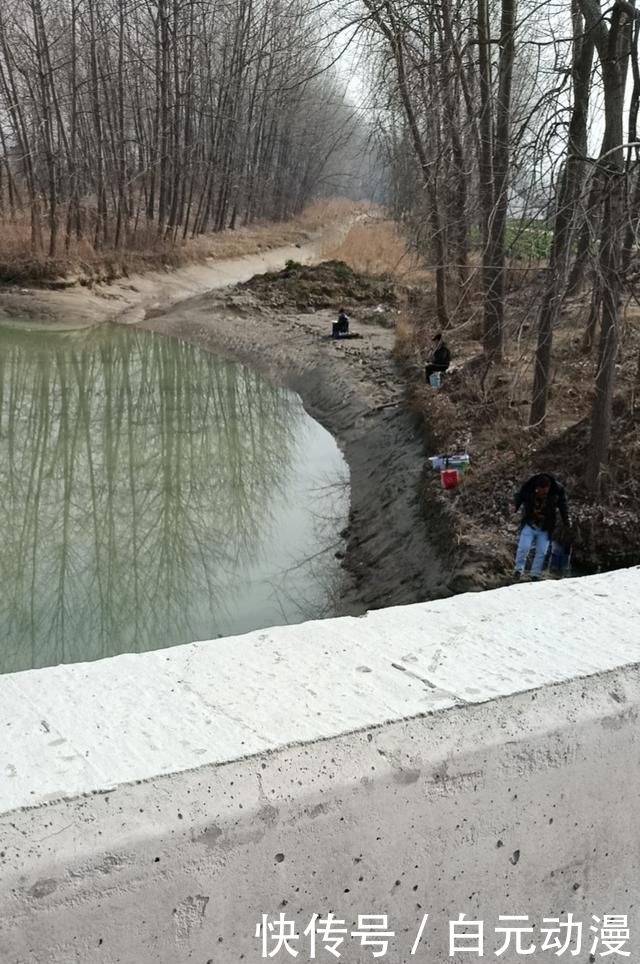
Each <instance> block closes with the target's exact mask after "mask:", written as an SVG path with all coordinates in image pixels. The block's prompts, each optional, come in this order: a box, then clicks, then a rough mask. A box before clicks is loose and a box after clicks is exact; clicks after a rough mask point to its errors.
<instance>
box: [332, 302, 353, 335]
mask: <svg viewBox="0 0 640 964" xmlns="http://www.w3.org/2000/svg"><path fill="white" fill-rule="evenodd" d="M348 334H349V315H348V314H347V313H346V311H345V310H344V308H341V309H340V311H339V312H338V320H337V321H334V323H333V327H332V330H331V337H332V338H341V337H342V336H343V335H348Z"/></svg>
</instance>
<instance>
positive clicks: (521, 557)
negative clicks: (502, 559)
mask: <svg viewBox="0 0 640 964" xmlns="http://www.w3.org/2000/svg"><path fill="white" fill-rule="evenodd" d="M534 544H535V555H534V557H533V562H532V564H531V575H532V576H539V575H540V573H541V572H542V567H543V565H544V560H545V556H546V555H547V550H548V548H549V533H548V532H543V531H542V529H536V528H535V526H530V525H525V526H523V527H522V532H521V533H520V541H519V542H518V549H517V551H516V572H524V567H525V566H526V564H527V558H528V556H529V553H530V552H531V547H532V546H533V545H534Z"/></svg>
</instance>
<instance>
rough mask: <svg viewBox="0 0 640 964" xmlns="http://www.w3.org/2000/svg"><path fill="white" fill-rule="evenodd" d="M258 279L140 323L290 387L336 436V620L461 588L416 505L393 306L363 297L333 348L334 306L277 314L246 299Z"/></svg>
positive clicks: (418, 449)
mask: <svg viewBox="0 0 640 964" xmlns="http://www.w3.org/2000/svg"><path fill="white" fill-rule="evenodd" d="M261 284H262V282H260V281H259V279H257V280H256V282H254V283H250V284H249V285H245V286H238V287H236V288H232V289H228V290H226V291H219V292H212V293H209V294H207V295H204V296H202V297H198V298H194V299H190V300H189V301H186V302H182V303H181V304H180V305H176V306H175V307H173V308H171V309H170V310H169V311H166V312H162V313H159V312H158V313H152V315H151V316H149V317H148V318H147V320H146V321H145V322H144V323H142V327H145V328H148V329H150V330H153V331H156V332H162V333H165V334H167V335H171V336H176V337H179V338H183V339H185V340H189V341H191V342H194V343H196V344H198V345H200V346H201V347H203V348H205V349H206V350H208V351H215V352H224V353H225V354H228V355H230V356H232V357H234V358H236V359H239V360H242V361H246V362H249V363H251V364H252V365H254V366H256V367H258V368H260V369H261V370H262V371H263V372H265V373H266V374H267V375H269V376H270V377H273V378H275V379H277V380H278V381H279V382H281V383H285V384H286V385H288V386H289V387H291V388H292V389H293V390H295V391H296V392H298V393H299V394H300V395H301V397H302V399H303V401H304V404H305V407H306V408H307V410H308V412H309V413H310V414H311V415H312V416H313V417H314V418H316V419H317V420H318V421H320V422H321V423H322V424H323V425H324V426H325V427H326V428H327V429H328V430H329V431H330V432H331V433H332V434H333V435H334V436H335V438H336V439H337V440H338V443H339V444H340V446H341V447H342V449H343V451H344V454H345V457H346V459H347V461H348V463H349V466H350V469H351V487H352V488H351V506H352V507H351V515H350V525H349V529H348V530H347V533H346V542H347V550H346V557H345V560H344V567H345V571H346V578H345V586H344V591H343V594H342V599H341V602H340V608H339V612H340V613H341V614H347V613H348V614H358V613H362V612H364V611H366V610H367V609H372V608H378V607H382V606H394V605H404V604H408V603H412V602H416V601H418V600H424V599H435V598H439V597H443V596H448V595H451V594H452V593H453V592H455V591H459V590H460V589H461V588H468V587H469V586H468V585H467V584H465V576H464V573H461V572H460V571H459V568H458V559H457V552H456V547H455V545H454V544H453V542H452V539H451V536H450V526H449V523H448V521H447V519H446V517H445V515H444V513H443V511H442V510H441V508H439V507H438V505H437V504H436V503H434V504H433V505H424V504H423V503H422V501H421V498H422V497H421V492H422V491H424V486H423V485H421V481H422V476H423V472H424V468H423V467H424V457H425V448H424V435H423V429H422V428H421V427H420V424H419V423H418V421H417V420H416V419H415V418H414V417H413V416H412V415H411V414H410V413H409V412H408V410H407V408H406V406H405V404H404V401H405V382H404V380H403V377H402V375H401V373H399V372H398V371H397V370H396V368H395V366H394V364H393V360H392V355H391V351H392V348H393V341H394V332H393V330H391V329H390V328H389V327H386V326H385V325H386V324H388V318H389V314H390V313H392V312H393V308H392V307H390V306H388V305H387V306H384V305H381V306H378V305H376V304H375V297H374V298H373V300H372V299H371V298H370V299H366V298H365V299H363V302H362V303H361V305H360V306H359V307H358V309H357V310H356V313H355V315H353V316H352V329H353V330H355V331H357V332H359V333H360V334H361V335H362V337H361V338H360V339H358V340H353V341H341V342H334V341H332V340H331V339H330V338H328V337H327V332H329V331H330V330H331V321H332V320H334V319H335V312H334V311H329V310H319V311H313V310H310V311H309V313H307V312H306V311H300V310H299V309H300V305H298V306H297V307H294V308H291V307H290V306H285V305H282V306H280V307H279V308H274V307H272V306H270V305H269V304H265V300H264V299H259V298H258V297H256V295H255V294H254V293H253V292H252V290H251V289H252V287H256V286H260V285H261ZM376 294H379V291H378V290H376ZM267 300H268V299H267ZM377 319H379V320H382V322H383V323H382V324H380V323H376V320H377Z"/></svg>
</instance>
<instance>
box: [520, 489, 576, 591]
mask: <svg viewBox="0 0 640 964" xmlns="http://www.w3.org/2000/svg"><path fill="white" fill-rule="evenodd" d="M519 510H520V512H521V515H522V529H521V531H520V539H519V541H518V548H517V550H516V560H515V573H514V575H515V578H516V579H520V577H521V576H522V574H523V573H524V571H525V567H526V564H527V558H528V556H529V553H530V551H531V549H532V548H533V547H534V546H535V554H534V557H533V562H532V564H531V578H532V579H533V580H538V579H540V575H541V573H542V567H543V565H544V561H545V558H546V555H547V551H548V549H549V544H550V542H551V537H552V535H553V531H554V529H555V527H556V523H557V518H558V513H560V517H561V518H562V521H563V523H564V524H565V526H566V527H567V528H568V526H569V512H568V509H567V499H566V495H565V491H564V488H563V487H562V486H561V485H560V483H559V482H556V480H555V479H554V478H553V476H551V475H547V474H546V473H540V474H538V475H533V476H531V478H530V479H528V480H527V481H526V482H525V483H524V485H523V486H522V487H521V489H520V491H519V492H518V493H517V494H516V496H515V498H514V500H513V511H514V512H518V511H519Z"/></svg>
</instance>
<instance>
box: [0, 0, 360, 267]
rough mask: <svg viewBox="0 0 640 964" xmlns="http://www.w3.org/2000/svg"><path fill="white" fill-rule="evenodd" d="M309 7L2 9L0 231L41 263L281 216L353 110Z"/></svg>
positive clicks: (175, 2) (22, 1)
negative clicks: (14, 229) (16, 234)
mask: <svg viewBox="0 0 640 964" xmlns="http://www.w3.org/2000/svg"><path fill="white" fill-rule="evenodd" d="M318 34H319V28H318V24H317V22H316V21H315V20H314V17H313V16H311V15H310V14H309V12H308V10H307V9H306V8H305V2H304V0H286V2H282V0H235V2H233V3H228V2H226V0H207V2H202V0H158V2H157V3H154V2H151V0H142V2H139V0H3V3H2V6H0V221H2V222H4V223H5V224H6V223H11V222H13V223H14V224H16V225H22V227H23V229H24V233H25V235H26V237H25V246H27V247H28V249H29V250H30V253H31V254H33V255H40V254H44V255H47V254H48V255H49V256H55V255H57V254H58V253H62V252H63V251H67V252H68V251H69V250H70V247H71V246H72V244H73V243H74V241H79V240H83V241H87V242H90V243H91V245H92V246H93V247H94V248H95V249H97V250H100V249H103V248H105V247H115V248H116V249H118V248H126V247H129V246H140V244H144V243H146V242H151V241H152V240H155V239H157V238H163V239H171V240H174V239H179V238H187V237H193V236H196V235H198V234H201V233H204V232H207V231H211V230H221V229H223V228H225V227H235V226H237V225H240V224H242V223H246V222H249V221H252V220H254V219H258V218H269V219H276V220H278V219H283V218H286V217H289V216H290V215H292V214H295V213H297V212H298V211H299V210H300V209H301V208H302V207H303V206H304V204H305V203H306V202H307V201H308V200H309V199H310V197H311V196H312V195H313V192H314V189H315V188H316V187H317V184H318V182H319V179H320V178H321V176H322V174H323V171H324V169H325V165H326V163H327V160H328V159H329V158H330V157H331V154H332V152H333V151H334V150H335V149H336V148H337V147H339V145H340V144H341V143H343V142H344V139H345V138H346V137H347V136H348V133H349V130H350V126H349V117H350V112H349V110H348V108H347V107H346V106H345V104H344V100H343V97H342V95H341V92H340V89H339V84H338V82H337V80H336V78H335V75H334V74H332V72H331V71H330V70H329V69H327V67H326V64H325V63H324V62H323V53H322V50H321V45H320V43H319V40H318Z"/></svg>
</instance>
